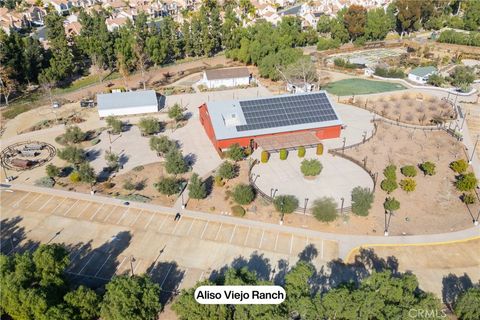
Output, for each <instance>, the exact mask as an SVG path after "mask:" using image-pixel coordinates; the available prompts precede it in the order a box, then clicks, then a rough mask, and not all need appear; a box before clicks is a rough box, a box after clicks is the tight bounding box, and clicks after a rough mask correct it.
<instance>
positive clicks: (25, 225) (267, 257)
mask: <svg viewBox="0 0 480 320" xmlns="http://www.w3.org/2000/svg"><path fill="white" fill-rule="evenodd" d="M1 209H2V240H3V241H2V247H1V250H2V252H3V253H6V254H11V253H13V252H21V251H23V250H33V249H34V248H36V246H38V244H39V243H64V244H65V245H66V246H67V248H68V250H69V251H70V259H71V264H70V266H69V267H68V269H67V272H68V273H69V274H70V275H71V276H72V278H73V279H75V280H77V281H79V282H81V283H88V284H90V285H92V286H98V285H101V284H103V283H105V282H106V281H108V280H109V279H110V278H111V277H112V276H113V275H115V274H125V273H132V272H133V273H135V274H141V273H145V272H147V273H149V274H150V275H151V276H152V277H153V278H154V279H155V281H157V282H158V283H159V284H160V285H161V286H162V288H163V290H164V294H167V295H168V293H169V292H170V293H171V292H174V291H176V290H178V289H179V288H183V287H190V286H192V285H194V284H195V283H196V282H197V281H198V280H201V279H205V278H208V277H210V275H211V274H212V272H215V271H218V270H220V269H221V268H222V267H224V266H226V265H230V264H232V263H233V264H235V265H237V266H241V265H247V266H249V267H250V268H251V269H254V270H257V272H258V273H259V274H261V275H263V277H264V278H272V277H274V276H275V273H276V272H277V273H278V272H280V271H281V270H280V269H281V268H280V267H279V266H278V262H279V261H282V262H281V263H280V264H281V265H285V263H284V262H285V261H286V262H287V265H288V263H294V262H295V261H296V260H297V259H298V255H299V253H300V252H302V251H303V250H304V249H305V248H306V247H307V246H309V247H310V248H311V247H312V246H313V247H314V248H315V249H316V254H314V255H313V256H314V260H313V262H314V263H315V265H316V266H317V268H318V267H320V266H321V265H323V264H325V263H326V262H327V261H329V260H331V259H335V258H337V257H338V246H337V243H336V242H335V241H329V240H322V239H312V238H307V237H302V236H299V235H293V234H289V233H285V232H277V231H271V230H267V229H261V228H254V227H246V226H242V225H236V224H227V223H220V222H215V221H207V220H201V219H195V218H190V217H182V218H181V219H180V220H179V221H177V222H176V221H174V219H173V215H171V214H166V213H159V212H152V211H148V210H141V209H136V208H132V207H129V206H122V205H113V204H105V203H100V202H94V201H87V200H81V199H74V198H67V197H61V196H52V195H48V194H41V193H34V192H24V191H13V192H7V191H5V190H2V191H1Z"/></svg>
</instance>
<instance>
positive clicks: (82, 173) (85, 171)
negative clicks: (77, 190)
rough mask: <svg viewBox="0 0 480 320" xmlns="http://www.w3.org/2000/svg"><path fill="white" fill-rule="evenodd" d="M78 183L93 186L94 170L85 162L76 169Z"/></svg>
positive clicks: (94, 179)
mask: <svg viewBox="0 0 480 320" xmlns="http://www.w3.org/2000/svg"><path fill="white" fill-rule="evenodd" d="M78 175H79V177H80V181H82V182H86V183H90V184H93V183H94V182H95V181H96V174H95V170H93V168H92V167H91V166H90V164H88V163H87V162H83V163H81V164H80V166H79V167H78Z"/></svg>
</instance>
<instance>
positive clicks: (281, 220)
mask: <svg viewBox="0 0 480 320" xmlns="http://www.w3.org/2000/svg"><path fill="white" fill-rule="evenodd" d="M280 212H281V213H282V216H281V218H280V225H283V217H284V216H285V213H284V212H283V198H282V201H281V202H280Z"/></svg>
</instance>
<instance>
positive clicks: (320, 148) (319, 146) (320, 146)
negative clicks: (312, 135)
mask: <svg viewBox="0 0 480 320" xmlns="http://www.w3.org/2000/svg"><path fill="white" fill-rule="evenodd" d="M322 154H323V144H321V143H320V144H317V156H321V155H322Z"/></svg>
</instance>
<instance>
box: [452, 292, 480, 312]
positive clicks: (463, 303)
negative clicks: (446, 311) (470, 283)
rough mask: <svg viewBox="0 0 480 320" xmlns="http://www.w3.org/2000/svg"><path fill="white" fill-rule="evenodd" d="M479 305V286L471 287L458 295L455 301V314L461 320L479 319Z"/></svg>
mask: <svg viewBox="0 0 480 320" xmlns="http://www.w3.org/2000/svg"><path fill="white" fill-rule="evenodd" d="M479 305H480V288H479V287H477V286H474V287H471V288H470V289H468V290H466V291H465V292H463V293H461V294H460V295H459V298H458V299H457V301H456V303H455V315H456V316H457V317H458V319H461V320H478V319H480V308H479V307H478V306H479ZM475 306H476V307H475Z"/></svg>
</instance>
